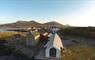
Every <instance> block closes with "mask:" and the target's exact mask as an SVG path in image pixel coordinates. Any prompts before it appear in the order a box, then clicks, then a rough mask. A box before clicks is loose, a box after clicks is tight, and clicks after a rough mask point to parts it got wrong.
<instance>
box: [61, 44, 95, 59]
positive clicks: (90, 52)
mask: <svg viewBox="0 0 95 60" xmlns="http://www.w3.org/2000/svg"><path fill="white" fill-rule="evenodd" d="M66 48H67V49H66V52H65V53H63V54H62V57H61V60H92V59H93V58H95V47H94V46H92V45H89V44H87V43H79V44H75V45H71V46H67V47H66Z"/></svg>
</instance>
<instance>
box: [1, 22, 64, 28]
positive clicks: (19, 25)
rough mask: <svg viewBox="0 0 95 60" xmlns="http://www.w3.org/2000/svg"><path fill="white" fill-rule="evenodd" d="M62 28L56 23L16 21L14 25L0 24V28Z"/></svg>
mask: <svg viewBox="0 0 95 60" xmlns="http://www.w3.org/2000/svg"><path fill="white" fill-rule="evenodd" d="M53 25H54V26H64V25H62V24H60V23H58V22H56V21H50V22H46V23H43V24H42V23H38V22H36V21H16V22H14V23H7V24H1V25H0V27H7V28H29V27H47V26H53Z"/></svg>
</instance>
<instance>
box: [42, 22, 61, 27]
mask: <svg viewBox="0 0 95 60" xmlns="http://www.w3.org/2000/svg"><path fill="white" fill-rule="evenodd" d="M43 26H44V27H50V26H56V27H61V28H62V27H63V25H62V24H60V23H58V22H56V21H51V22H47V23H44V24H43Z"/></svg>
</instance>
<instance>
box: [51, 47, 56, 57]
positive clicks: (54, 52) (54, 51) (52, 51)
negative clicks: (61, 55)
mask: <svg viewBox="0 0 95 60" xmlns="http://www.w3.org/2000/svg"><path fill="white" fill-rule="evenodd" d="M50 57H56V49H55V48H51V49H50Z"/></svg>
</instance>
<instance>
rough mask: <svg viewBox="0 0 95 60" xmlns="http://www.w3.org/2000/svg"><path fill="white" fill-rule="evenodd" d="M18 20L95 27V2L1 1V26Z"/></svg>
mask: <svg viewBox="0 0 95 60" xmlns="http://www.w3.org/2000/svg"><path fill="white" fill-rule="evenodd" d="M18 20H24V21H25V20H26V21H30V20H35V21H37V22H41V23H43V22H48V21H57V22H59V23H61V24H69V25H72V26H95V0H0V24H5V23H11V22H16V21H18Z"/></svg>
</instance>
